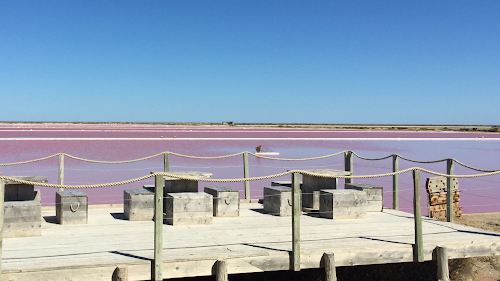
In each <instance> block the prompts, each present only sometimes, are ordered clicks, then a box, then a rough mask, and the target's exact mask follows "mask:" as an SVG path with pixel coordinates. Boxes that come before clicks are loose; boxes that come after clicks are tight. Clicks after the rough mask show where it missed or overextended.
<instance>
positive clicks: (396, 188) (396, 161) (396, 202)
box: [392, 154, 399, 210]
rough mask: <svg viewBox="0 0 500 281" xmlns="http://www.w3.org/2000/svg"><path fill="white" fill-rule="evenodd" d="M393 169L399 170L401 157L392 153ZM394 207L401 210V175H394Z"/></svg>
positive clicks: (394, 170)
mask: <svg viewBox="0 0 500 281" xmlns="http://www.w3.org/2000/svg"><path fill="white" fill-rule="evenodd" d="M392 171H393V172H399V158H398V155H397V154H393V155H392ZM392 208H393V209H394V210H399V175H393V176H392Z"/></svg>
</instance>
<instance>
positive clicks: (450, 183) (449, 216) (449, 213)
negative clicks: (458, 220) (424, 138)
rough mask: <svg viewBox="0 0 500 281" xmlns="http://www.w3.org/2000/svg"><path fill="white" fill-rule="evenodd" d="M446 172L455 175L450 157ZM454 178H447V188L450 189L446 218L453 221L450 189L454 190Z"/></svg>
mask: <svg viewBox="0 0 500 281" xmlns="http://www.w3.org/2000/svg"><path fill="white" fill-rule="evenodd" d="M446 173H447V174H448V175H453V159H448V161H447V163H446ZM452 186H453V178H451V177H447V178H446V190H447V191H448V192H447V193H446V194H447V196H446V200H447V201H446V214H447V215H446V219H447V221H448V222H453V199H452V195H453V193H451V192H450V191H451V190H453V188H452Z"/></svg>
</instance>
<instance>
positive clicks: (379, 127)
mask: <svg viewBox="0 0 500 281" xmlns="http://www.w3.org/2000/svg"><path fill="white" fill-rule="evenodd" d="M0 124H84V125H92V124H96V125H113V124H116V125H165V126H221V127H228V126H230V127H263V128H308V129H333V130H375V131H428V132H477V133H485V132H487V133H500V125H415V124H412V125H409V124H407V125H405V124H310V123H236V122H230V121H228V122H221V123H208V122H206V123H203V122H8V121H0Z"/></svg>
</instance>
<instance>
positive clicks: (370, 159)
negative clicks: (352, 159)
mask: <svg viewBox="0 0 500 281" xmlns="http://www.w3.org/2000/svg"><path fill="white" fill-rule="evenodd" d="M350 152H351V153H352V154H354V155H356V157H358V158H359V159H363V160H368V161H374V160H384V159H387V158H391V157H392V156H393V155H394V154H391V155H389V156H386V157H381V158H366V157H362V156H360V155H359V154H357V153H356V152H354V151H350Z"/></svg>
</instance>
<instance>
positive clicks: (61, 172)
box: [59, 154, 64, 191]
mask: <svg viewBox="0 0 500 281" xmlns="http://www.w3.org/2000/svg"><path fill="white" fill-rule="evenodd" d="M59 184H60V185H63V184H64V155H62V154H59ZM59 191H64V188H59Z"/></svg>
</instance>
